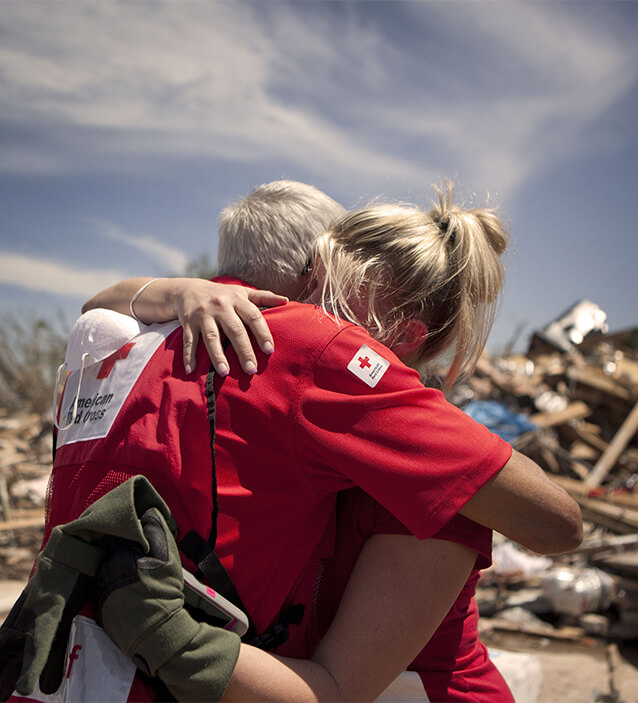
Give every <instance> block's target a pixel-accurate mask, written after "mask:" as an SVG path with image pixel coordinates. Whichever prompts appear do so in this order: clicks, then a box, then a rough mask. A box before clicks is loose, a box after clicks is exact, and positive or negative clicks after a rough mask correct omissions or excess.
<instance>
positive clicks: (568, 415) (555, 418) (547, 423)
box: [529, 400, 591, 427]
mask: <svg viewBox="0 0 638 703" xmlns="http://www.w3.org/2000/svg"><path fill="white" fill-rule="evenodd" d="M589 415H591V408H590V407H589V406H588V405H587V403H584V402H583V401H582V400H577V401H575V402H574V403H570V404H569V405H568V406H567V407H566V408H565V409H564V410H561V411H559V412H556V413H535V414H534V415H530V417H529V419H530V422H533V423H534V424H535V425H538V426H539V427H556V426H557V425H564V424H565V423H566V422H569V421H570V420H582V419H583V418H584V417H589Z"/></svg>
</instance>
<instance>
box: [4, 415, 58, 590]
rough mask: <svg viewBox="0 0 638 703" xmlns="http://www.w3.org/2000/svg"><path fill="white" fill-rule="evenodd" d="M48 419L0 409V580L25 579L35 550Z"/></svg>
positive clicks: (40, 523) (47, 469)
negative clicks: (10, 412) (9, 414)
mask: <svg viewBox="0 0 638 703" xmlns="http://www.w3.org/2000/svg"><path fill="white" fill-rule="evenodd" d="M51 430H52V424H51V421H50V419H46V418H45V417H41V416H40V415H37V414H32V415H15V414H14V415H11V416H8V415H7V413H6V411H3V410H0V580H3V581H6V580H16V581H26V579H27V578H28V576H29V574H30V572H31V567H32V566H33V560H34V558H35V555H36V554H37V552H38V549H39V548H40V543H41V541H42V529H43V526H44V499H45V494H46V485H47V481H48V477H49V473H50V471H51Z"/></svg>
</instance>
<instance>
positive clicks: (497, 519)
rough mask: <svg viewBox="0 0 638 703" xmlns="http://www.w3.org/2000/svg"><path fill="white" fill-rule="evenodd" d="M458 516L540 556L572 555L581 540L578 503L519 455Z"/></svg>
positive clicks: (513, 456) (538, 467)
mask: <svg viewBox="0 0 638 703" xmlns="http://www.w3.org/2000/svg"><path fill="white" fill-rule="evenodd" d="M460 512H461V513H462V514H463V515H465V516H466V517H469V518H471V519H472V520H474V521H475V522H478V523H480V524H481V525H485V526H486V527H491V528H492V529H494V530H497V531H498V532H500V533H502V534H503V535H505V536H506V537H508V538H509V539H512V540H514V541H515V542H518V543H519V544H522V545H523V546H524V547H527V548H528V549H532V550H533V551H535V552H538V553H539V554H560V553H562V552H568V551H571V550H573V549H575V548H576V547H577V546H578V545H579V544H580V543H581V542H582V539H583V520H582V515H581V512H580V508H579V506H578V503H576V501H574V500H573V499H572V498H571V497H570V496H569V494H568V493H567V492H566V491H565V490H564V489H563V488H561V487H560V486H558V485H556V484H555V483H554V482H553V481H552V480H551V478H550V477H549V476H548V475H547V474H546V473H545V472H544V471H543V469H541V467H540V466H538V464H536V463H535V462H534V461H532V460H531V459H529V458H528V457H526V456H525V455H523V454H521V453H520V452H517V451H516V450H514V451H513V452H512V457H511V458H510V460H509V461H508V462H507V464H505V466H504V467H503V468H502V469H501V471H499V473H498V474H496V476H494V477H492V478H491V479H490V480H489V481H488V482H487V483H486V484H485V485H484V486H483V487H482V488H481V489H480V490H479V491H478V492H477V493H476V494H475V495H474V496H473V497H472V498H470V500H469V501H468V502H467V503H466V504H465V506H463V508H462V509H461V511H460Z"/></svg>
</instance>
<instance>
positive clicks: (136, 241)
mask: <svg viewBox="0 0 638 703" xmlns="http://www.w3.org/2000/svg"><path fill="white" fill-rule="evenodd" d="M89 222H90V224H91V225H92V226H93V228H94V229H95V230H96V232H97V233H98V234H99V235H100V236H102V237H104V238H106V239H109V240H111V241H113V242H121V243H122V244H126V245H127V246H130V247H133V248H134V249H137V250H138V251H141V252H142V253H144V254H146V255H147V256H148V257H149V258H150V259H152V260H153V261H155V262H157V263H158V264H159V265H160V267H161V268H163V269H165V270H168V271H169V272H171V273H183V272H184V270H185V269H186V265H187V264H188V262H189V257H188V256H187V255H186V254H185V253H184V252H183V251H182V250H181V249H177V248H176V247H171V246H169V245H168V244H164V243H163V242H160V241H158V240H157V239H156V238H155V237H152V236H150V235H139V234H132V233H130V232H125V231H124V230H123V229H122V228H121V227H119V226H118V225H116V224H114V223H113V222H109V221H107V220H102V219H98V218H93V219H91V220H90V221H89Z"/></svg>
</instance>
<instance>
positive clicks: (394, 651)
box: [223, 535, 476, 701]
mask: <svg viewBox="0 0 638 703" xmlns="http://www.w3.org/2000/svg"><path fill="white" fill-rule="evenodd" d="M475 560H476V552H474V551H473V550H471V549H469V548H468V547H465V546H462V545H460V544H457V543H455V542H449V541H444V540H437V539H428V540H417V539H416V538H415V537H410V536H403V535H376V536H374V537H371V538H370V539H369V540H368V541H367V542H366V544H365V545H364V547H363V550H362V552H361V555H360V556H359V559H358V561H357V563H356V565H355V568H354V571H353V573H352V576H351V577H350V580H349V582H348V585H347V587H346V591H345V593H344V595H343V598H342V600H341V604H340V606H339V609H338V611H337V614H336V616H335V618H334V620H333V622H332V625H331V626H330V628H329V630H328V632H327V633H326V636H325V637H324V639H323V640H322V641H321V643H320V644H319V647H318V648H317V651H316V653H315V655H314V657H313V659H312V660H311V661H308V660H301V659H292V658H286V657H277V656H275V655H270V654H267V653H266V652H263V651H261V650H257V649H255V648H253V647H249V646H247V645H242V647H241V651H240V655H239V660H238V662H237V666H236V668H235V672H234V674H233V677H232V679H231V682H230V685H229V686H228V689H227V690H226V693H225V695H224V698H223V700H224V701H360V700H374V698H376V697H377V696H378V695H379V694H380V693H381V692H382V691H383V690H384V689H385V688H386V687H387V686H388V685H389V684H390V683H391V682H392V681H393V680H394V679H395V678H396V677H397V676H398V675H399V674H400V673H401V672H402V671H403V670H404V669H405V668H406V666H407V665H408V664H409V663H410V662H411V661H412V660H413V659H414V657H415V656H416V655H417V654H418V653H419V652H420V651H421V649H422V648H423V647H424V646H425V644H426V643H427V641H428V640H429V639H430V637H431V636H432V635H433V634H434V632H435V630H436V629H437V627H438V626H439V625H440V623H441V621H442V620H443V618H444V617H445V615H446V614H447V612H448V611H449V609H450V608H451V606H452V604H453V603H454V601H455V600H456V598H457V597H458V594H459V593H460V591H461V588H462V587H463V585H464V584H465V582H466V580H467V578H468V576H469V574H470V571H471V569H472V567H473V565H474V562H475Z"/></svg>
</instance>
